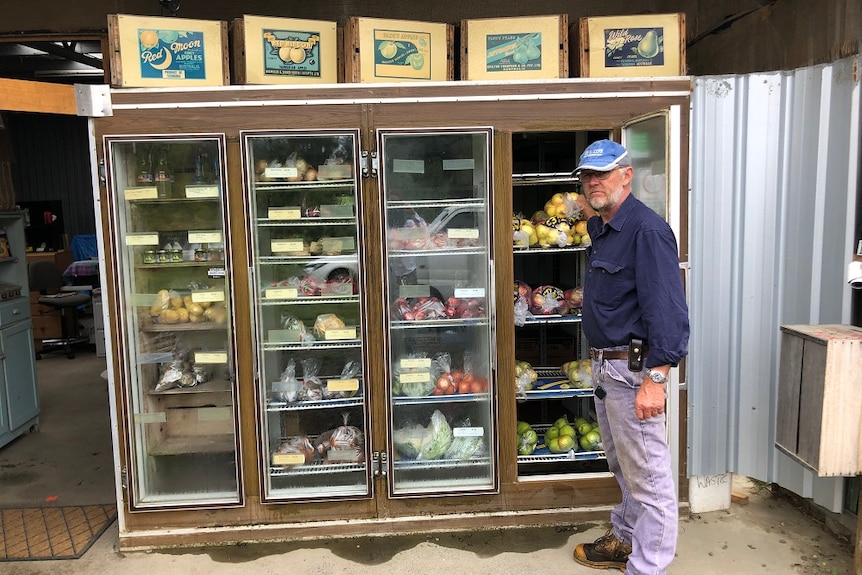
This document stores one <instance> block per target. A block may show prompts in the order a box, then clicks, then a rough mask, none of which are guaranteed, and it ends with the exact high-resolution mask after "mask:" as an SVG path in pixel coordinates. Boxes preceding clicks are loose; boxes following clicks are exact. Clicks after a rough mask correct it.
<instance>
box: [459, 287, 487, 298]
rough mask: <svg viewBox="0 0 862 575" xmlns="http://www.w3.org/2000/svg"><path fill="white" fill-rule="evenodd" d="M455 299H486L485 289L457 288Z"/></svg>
mask: <svg viewBox="0 0 862 575" xmlns="http://www.w3.org/2000/svg"><path fill="white" fill-rule="evenodd" d="M455 297H457V298H458V299H462V298H468V297H485V288H455Z"/></svg>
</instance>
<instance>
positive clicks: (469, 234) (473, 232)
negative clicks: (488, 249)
mask: <svg viewBox="0 0 862 575" xmlns="http://www.w3.org/2000/svg"><path fill="white" fill-rule="evenodd" d="M446 235H447V236H448V237H449V238H452V239H459V240H477V239H479V228H449V229H448V230H446Z"/></svg>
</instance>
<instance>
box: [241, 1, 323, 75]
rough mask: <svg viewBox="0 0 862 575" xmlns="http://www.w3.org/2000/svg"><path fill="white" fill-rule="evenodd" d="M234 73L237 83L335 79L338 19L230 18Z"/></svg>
mask: <svg viewBox="0 0 862 575" xmlns="http://www.w3.org/2000/svg"><path fill="white" fill-rule="evenodd" d="M230 40H231V50H230V51H231V56H232V57H231V76H232V78H233V81H234V83H236V84H335V83H337V82H338V77H339V72H338V62H339V58H338V54H339V51H338V27H337V25H336V23H335V22H325V21H320V20H297V19H293V18H269V17H262V16H248V15H246V16H243V17H242V18H237V19H236V20H234V21H233V22H231V27H230Z"/></svg>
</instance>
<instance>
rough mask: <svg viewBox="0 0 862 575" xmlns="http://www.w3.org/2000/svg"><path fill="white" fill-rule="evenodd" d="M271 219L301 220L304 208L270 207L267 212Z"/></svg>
mask: <svg viewBox="0 0 862 575" xmlns="http://www.w3.org/2000/svg"><path fill="white" fill-rule="evenodd" d="M266 215H267V217H268V218H269V219H271V220H299V219H302V210H301V209H300V208H298V207H297V208H294V207H287V208H269V210H267V213H266Z"/></svg>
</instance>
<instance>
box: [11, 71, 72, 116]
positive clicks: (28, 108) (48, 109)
mask: <svg viewBox="0 0 862 575" xmlns="http://www.w3.org/2000/svg"><path fill="white" fill-rule="evenodd" d="M0 110H6V111H10V112H40V113H44V114H64V115H68V116H77V115H78V110H77V104H76V102H75V87H74V86H70V85H66V84H54V83H48V82H32V81H30V80H9V79H5V78H0Z"/></svg>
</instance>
